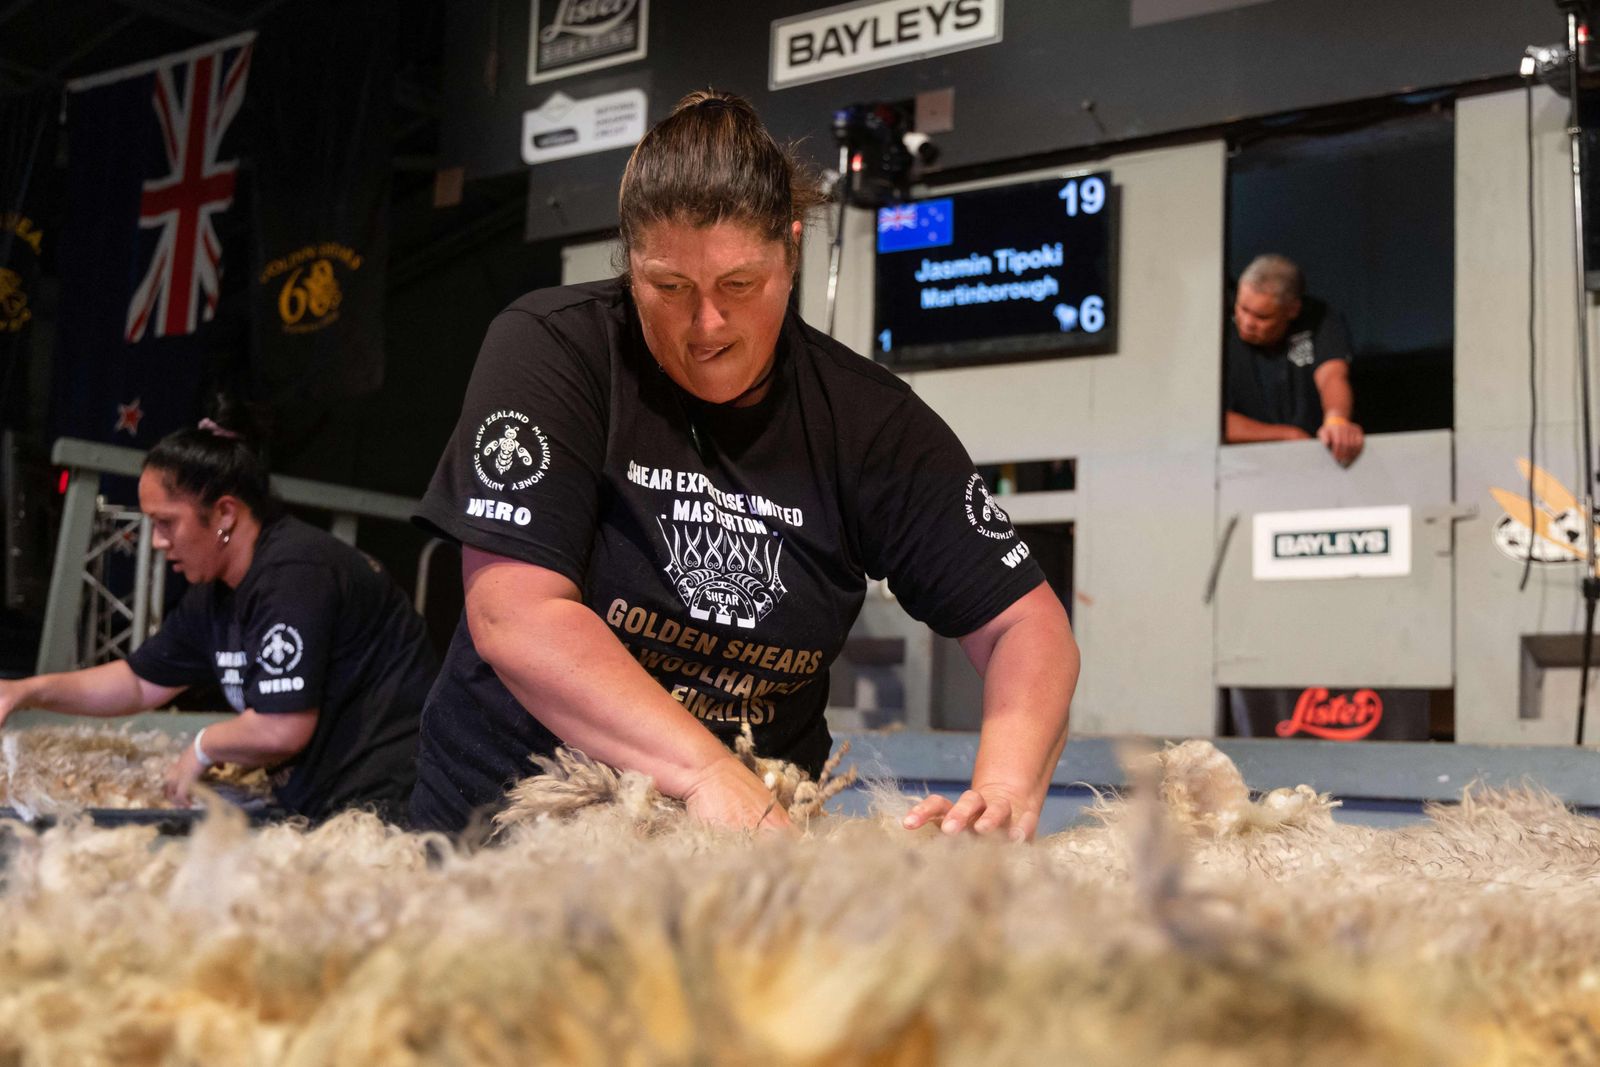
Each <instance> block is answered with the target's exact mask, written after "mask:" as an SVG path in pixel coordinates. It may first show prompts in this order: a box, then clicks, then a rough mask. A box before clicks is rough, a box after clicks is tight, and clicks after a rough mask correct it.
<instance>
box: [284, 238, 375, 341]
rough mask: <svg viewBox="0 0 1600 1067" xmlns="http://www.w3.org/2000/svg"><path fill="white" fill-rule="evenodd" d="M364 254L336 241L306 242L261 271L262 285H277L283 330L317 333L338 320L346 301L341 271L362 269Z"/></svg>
mask: <svg viewBox="0 0 1600 1067" xmlns="http://www.w3.org/2000/svg"><path fill="white" fill-rule="evenodd" d="M362 262H363V261H362V258H361V256H360V255H359V254H358V253H357V252H356V251H355V249H353V248H350V247H349V246H347V245H342V244H339V243H337V242H335V241H324V242H322V243H321V244H316V245H306V246H305V247H304V248H300V249H296V250H295V251H293V252H291V253H289V254H288V255H286V256H279V257H278V258H277V259H274V260H272V261H271V262H270V263H268V264H267V265H266V267H265V268H264V269H263V270H262V271H261V276H260V278H259V281H260V282H261V284H262V285H263V286H267V285H271V284H274V283H275V282H277V280H278V279H279V278H281V279H283V280H282V283H281V284H280V285H279V287H278V318H279V320H280V326H281V327H282V329H283V332H284V333H289V334H293V333H314V332H316V331H317V330H320V329H323V328H324V327H327V326H332V325H333V324H334V323H335V322H338V321H339V305H340V304H341V303H343V301H344V289H343V287H342V286H341V284H340V281H339V278H340V274H341V273H343V274H344V275H345V276H346V277H347V278H348V276H349V275H351V274H354V273H355V272H356V271H359V270H360V269H361V264H362Z"/></svg>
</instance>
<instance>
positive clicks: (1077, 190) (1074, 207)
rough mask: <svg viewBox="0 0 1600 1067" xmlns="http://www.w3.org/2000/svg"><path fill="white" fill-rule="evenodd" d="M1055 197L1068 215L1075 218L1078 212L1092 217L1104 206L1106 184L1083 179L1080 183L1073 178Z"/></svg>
mask: <svg viewBox="0 0 1600 1067" xmlns="http://www.w3.org/2000/svg"><path fill="white" fill-rule="evenodd" d="M1056 195H1057V196H1058V197H1060V198H1061V200H1062V203H1063V204H1064V206H1065V207H1066V209H1067V214H1068V215H1071V216H1075V215H1077V214H1078V212H1080V211H1082V212H1083V213H1084V214H1085V215H1093V214H1095V213H1097V212H1098V211H1099V210H1100V209H1101V208H1103V207H1105V206H1106V183H1105V182H1103V181H1101V180H1100V179H1099V178H1085V179H1083V180H1082V181H1081V182H1080V181H1079V180H1078V179H1077V178H1074V179H1072V180H1071V181H1070V182H1068V183H1067V184H1065V185H1063V186H1062V187H1061V191H1060V192H1059V193H1057V194H1056Z"/></svg>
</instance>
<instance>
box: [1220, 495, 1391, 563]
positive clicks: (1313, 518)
mask: <svg viewBox="0 0 1600 1067" xmlns="http://www.w3.org/2000/svg"><path fill="white" fill-rule="evenodd" d="M1254 533H1255V536H1254V538H1253V545H1252V548H1253V551H1252V557H1253V563H1254V566H1253V568H1252V571H1251V573H1252V576H1253V577H1254V578H1255V579H1256V580H1257V581H1274V580H1278V579H1296V578H1298V579H1316V578H1394V577H1399V576H1402V575H1407V574H1410V573H1411V509H1410V508H1409V507H1405V506H1396V507H1380V508H1330V509H1328V510H1324V511H1271V512H1262V513H1261V514H1259V515H1257V516H1256V517H1255V528H1254Z"/></svg>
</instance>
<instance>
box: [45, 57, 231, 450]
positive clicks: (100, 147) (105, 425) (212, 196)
mask: <svg viewBox="0 0 1600 1067" xmlns="http://www.w3.org/2000/svg"><path fill="white" fill-rule="evenodd" d="M251 53H252V44H251V38H250V35H243V36H241V37H237V38H230V39H229V40H226V41H218V42H215V43H213V44H211V45H207V46H203V47H201V48H197V49H192V50H191V51H189V52H185V53H181V54H178V55H172V56H166V57H163V58H161V59H158V60H155V61H153V62H151V63H149V64H143V65H141V66H140V67H137V68H130V69H129V70H125V71H118V72H113V73H111V74H108V75H102V76H98V77H95V78H90V79H85V80H84V81H82V82H78V83H75V84H73V85H72V86H69V90H70V92H69V94H68V98H67V108H68V110H67V137H68V145H69V153H68V172H67V212H66V223H65V226H64V227H63V230H62V234H61V244H60V252H59V255H60V259H59V263H60V272H61V304H62V306H63V307H65V308H71V309H72V312H71V314H68V315H63V316H62V319H61V323H60V327H59V330H58V334H57V352H56V370H55V375H54V380H55V385H54V405H53V416H54V418H53V422H54V429H55V432H56V433H57V434H61V435H67V436H73V437H82V438H87V439H90V440H100V441H111V442H113V443H117V444H125V445H131V446H135V447H139V448H148V447H149V446H150V445H151V444H153V443H154V442H155V441H156V440H158V439H159V438H160V437H161V436H162V435H163V434H166V433H168V432H170V431H171V430H174V429H176V428H177V427H179V426H181V425H185V424H188V423H191V422H193V421H194V420H195V419H196V418H198V416H199V399H200V388H201V383H202V376H203V371H204V365H205V360H206V357H207V355H208V354H209V353H211V352H214V351H216V350H218V349H219V348H226V347H227V346H230V345H242V344H244V343H245V321H246V315H245V312H244V310H243V298H242V294H243V284H244V282H245V281H246V277H245V268H246V266H247V264H248V247H247V242H246V240H245V235H246V234H247V232H248V219H247V218H246V216H245V212H244V211H243V210H242V209H241V207H240V206H239V204H238V200H239V199H240V195H241V192H242V188H241V182H240V174H239V163H238V155H239V151H238V148H237V147H236V145H235V135H234V132H233V130H234V126H235V122H234V119H235V118H236V117H237V116H238V113H239V109H240V106H241V105H242V103H243V102H244V95H245V85H246V82H247V80H248V78H249V74H250V59H251ZM233 279H237V284H233V285H230V281H231V280H233ZM236 292H237V293H238V294H239V296H240V301H239V302H240V310H239V311H238V313H237V315H236V316H230V315H229V314H228V308H227V306H228V305H230V304H231V303H232V301H231V299H230V297H231V296H232V295H233V294H234V293H236ZM234 332H236V333H237V335H238V336H237V337H233V336H230V334H231V333H234Z"/></svg>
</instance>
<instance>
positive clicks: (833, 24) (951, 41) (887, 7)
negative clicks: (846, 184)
mask: <svg viewBox="0 0 1600 1067" xmlns="http://www.w3.org/2000/svg"><path fill="white" fill-rule="evenodd" d="M1002 6H1003V0H865V2H862V3H854V4H841V5H839V6H838V7H830V8H827V9H825V10H822V11H812V12H808V13H806V14H804V15H795V16H793V17H791V18H786V19H777V20H775V21H774V22H773V23H772V62H771V65H770V67H769V68H768V74H767V87H768V88H770V89H786V88H788V87H789V86H791V85H801V84H804V83H805V82H814V81H821V80H822V79H824V78H837V77H839V76H840V75H842V74H855V73H857V72H859V71H863V70H873V69H875V68H877V67H888V66H892V65H893V64H895V63H907V62H910V61H911V60H913V59H923V58H925V57H927V56H936V55H940V54H941V53H944V52H956V51H960V50H961V49H964V48H978V47H980V46H982V45H986V44H995V43H997V42H998V41H999V40H1000V37H1001V26H1002V19H1001V13H1002Z"/></svg>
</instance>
